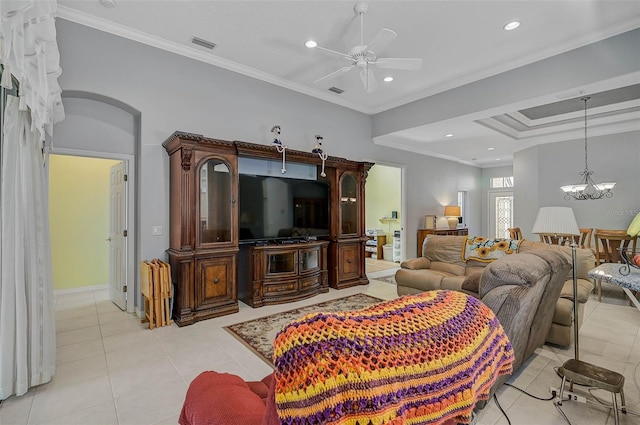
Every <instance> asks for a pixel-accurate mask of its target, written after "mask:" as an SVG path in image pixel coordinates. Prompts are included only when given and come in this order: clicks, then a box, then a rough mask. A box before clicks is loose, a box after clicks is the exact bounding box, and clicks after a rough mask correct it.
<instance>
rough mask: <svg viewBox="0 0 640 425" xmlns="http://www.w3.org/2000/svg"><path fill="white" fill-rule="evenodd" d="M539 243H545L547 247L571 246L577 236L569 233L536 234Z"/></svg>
mask: <svg viewBox="0 0 640 425" xmlns="http://www.w3.org/2000/svg"><path fill="white" fill-rule="evenodd" d="M538 236H539V237H540V242H544V243H547V244H549V245H567V246H568V245H571V243H572V242H574V241H575V238H577V237H578V235H572V234H569V233H538Z"/></svg>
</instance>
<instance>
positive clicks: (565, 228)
mask: <svg viewBox="0 0 640 425" xmlns="http://www.w3.org/2000/svg"><path fill="white" fill-rule="evenodd" d="M531 233H555V234H564V235H579V234H580V229H579V228H578V222H577V221H576V216H575V215H574V214H573V208H570V207H542V208H540V210H539V211H538V216H537V217H536V221H535V223H534V224H533V229H532V230H531Z"/></svg>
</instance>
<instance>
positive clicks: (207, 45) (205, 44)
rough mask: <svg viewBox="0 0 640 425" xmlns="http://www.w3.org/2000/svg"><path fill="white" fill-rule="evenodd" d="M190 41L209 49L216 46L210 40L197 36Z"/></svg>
mask: <svg viewBox="0 0 640 425" xmlns="http://www.w3.org/2000/svg"><path fill="white" fill-rule="evenodd" d="M191 42H192V43H193V44H197V45H198V46H202V47H204V48H206V49H210V50H213V49H214V48H215V47H216V43H212V42H211V41H207V40H203V39H201V38H198V37H193V38H192V39H191Z"/></svg>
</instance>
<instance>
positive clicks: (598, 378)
mask: <svg viewBox="0 0 640 425" xmlns="http://www.w3.org/2000/svg"><path fill="white" fill-rule="evenodd" d="M531 233H552V234H556V235H559V234H565V235H567V234H569V235H579V234H580V229H579V228H578V222H577V221H576V217H575V215H574V214H573V209H572V208H570V207H542V208H540V210H539V211H538V216H537V217H536V221H535V223H534V224H533V229H532V230H531ZM577 247H578V244H576V243H575V241H574V242H573V243H572V244H571V266H572V270H573V273H572V277H573V344H574V358H573V359H569V360H567V361H566V362H564V364H563V365H562V366H561V367H560V368H559V369H558V374H560V376H562V386H561V387H560V395H559V396H560V400H559V402H558V404H562V398H563V393H564V386H565V384H566V381H567V380H569V381H570V387H569V390H570V391H572V390H573V384H574V382H575V383H578V384H584V385H589V386H592V387H597V388H600V389H603V390H606V391H609V392H611V393H612V395H613V409H614V418H615V423H616V425H617V424H618V406H617V400H616V393H620V399H621V402H622V411H623V412H624V413H626V408H625V403H624V392H623V387H624V376H622V375H621V374H619V373H617V372H614V371H611V370H607V369H604V368H601V367H600V366H596V365H593V364H591V363H587V362H583V361H581V360H580V345H579V340H578V300H577V294H578V272H577V270H576V249H577Z"/></svg>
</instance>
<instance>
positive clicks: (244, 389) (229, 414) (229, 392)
mask: <svg viewBox="0 0 640 425" xmlns="http://www.w3.org/2000/svg"><path fill="white" fill-rule="evenodd" d="M264 413H265V405H264V401H263V400H262V399H261V398H260V397H259V396H258V395H257V394H256V393H254V392H253V391H251V389H250V388H249V386H248V385H247V383H246V382H245V381H243V380H242V378H240V377H239V376H236V375H231V374H228V373H218V372H213V371H208V372H203V373H201V374H200V375H198V376H197V377H196V378H195V379H194V380H193V381H192V382H191V384H190V385H189V389H188V390H187V395H186V397H185V400H184V404H183V406H182V411H181V412H180V418H179V419H178V422H179V423H180V424H181V425H235V424H238V425H253V424H255V425H261V424H262V418H263V416H264Z"/></svg>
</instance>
